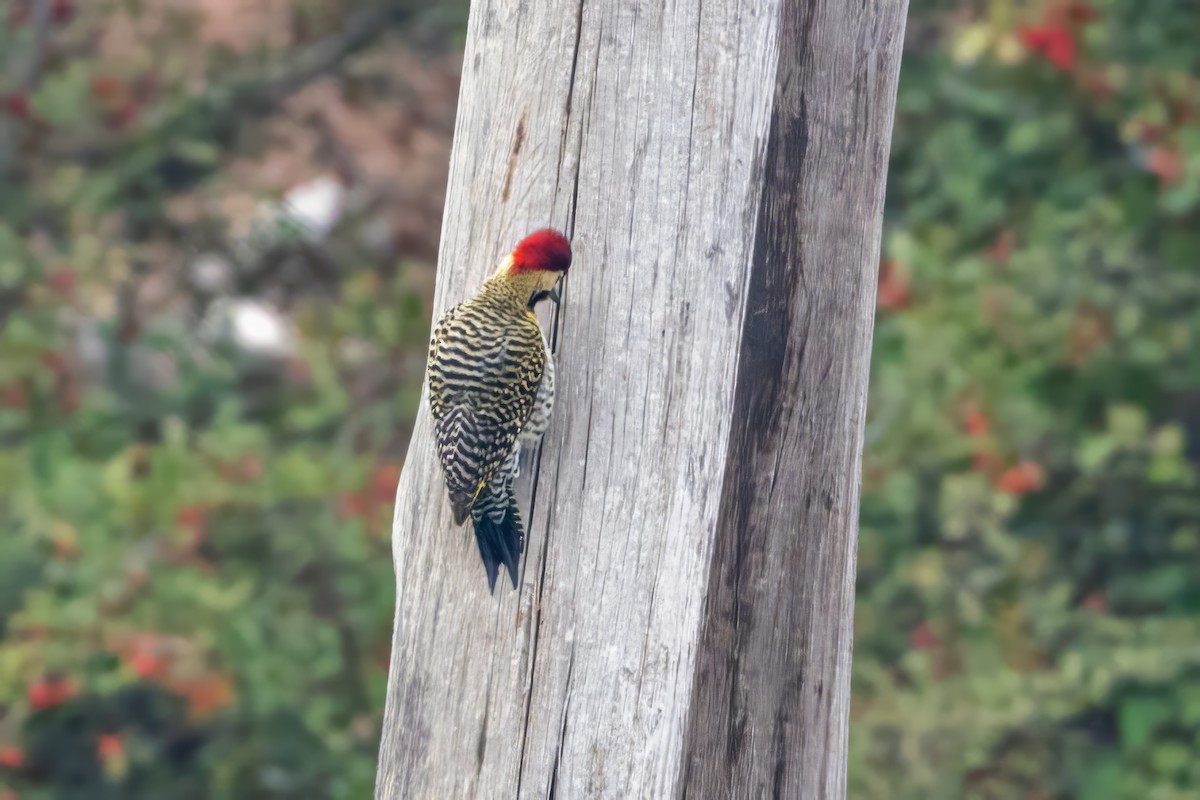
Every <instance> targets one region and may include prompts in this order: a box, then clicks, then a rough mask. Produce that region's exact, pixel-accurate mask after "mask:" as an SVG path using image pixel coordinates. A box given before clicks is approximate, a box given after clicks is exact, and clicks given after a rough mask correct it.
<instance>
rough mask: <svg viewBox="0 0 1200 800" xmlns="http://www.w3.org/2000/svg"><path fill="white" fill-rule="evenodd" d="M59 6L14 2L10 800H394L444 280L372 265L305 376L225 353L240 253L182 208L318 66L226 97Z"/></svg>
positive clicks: (261, 64)
mask: <svg viewBox="0 0 1200 800" xmlns="http://www.w3.org/2000/svg"><path fill="white" fill-rule="evenodd" d="M39 4H40V0H38V2H34V3H17V4H15V5H9V4H0V16H2V17H4V18H5V22H4V23H3V24H0V53H3V55H4V58H5V59H8V60H10V61H11V64H12V65H14V66H15V67H16V68H14V69H11V70H7V69H6V71H5V73H4V76H3V78H2V79H0V98H3V101H4V103H3V106H2V107H0V336H2V347H0V486H2V487H3V490H2V491H0V530H2V535H0V800H16V799H17V798H21V799H22V800H39V799H42V800H51V799H52V798H53V799H54V800H60V799H61V800H70V798H79V800H83V799H84V798H87V799H88V800H106V798H112V799H113V800H117V799H118V798H119V799H120V800H130V799H131V798H141V799H143V800H150V799H151V798H154V799H155V800H157V799H158V798H166V797H171V798H181V800H186V798H197V799H199V798H210V797H220V798H231V799H234V800H236V798H247V799H249V798H256V800H257V799H258V798H280V799H282V798H297V799H298V798H305V800H310V799H311V798H362V797H368V796H370V794H371V792H372V788H373V784H374V772H375V757H376V751H377V747H378V738H379V722H380V718H381V715H382V707H383V698H384V689H385V685H386V679H387V657H388V653H389V647H390V633H391V618H392V604H393V587H392V570H391V547H390V540H389V534H390V515H391V506H392V501H393V496H394V492H395V487H396V483H397V480H398V477H399V462H400V458H401V455H402V448H403V446H404V442H405V441H406V439H407V436H408V430H409V426H410V424H411V416H412V414H413V412H414V410H415V407H416V402H417V397H418V393H419V379H420V374H421V373H420V368H421V366H422V364H423V361H422V358H423V353H424V347H425V342H426V337H427V335H428V317H429V313H430V312H429V308H428V302H427V298H426V297H424V296H423V293H422V292H421V291H420V290H419V288H415V285H414V283H413V281H412V280H411V278H412V275H413V273H414V272H420V273H428V271H429V270H431V269H432V267H431V265H429V264H409V263H401V264H399V265H396V264H395V263H394V262H392V261H389V263H380V261H381V260H380V259H372V258H370V257H368V256H367V255H364V254H363V253H362V251H361V249H360V250H356V249H354V248H353V247H352V246H343V247H341V249H340V250H339V251H338V253H339V256H342V257H344V260H341V261H340V262H339V263H338V265H337V275H336V285H335V286H333V287H323V288H322V290H321V291H317V292H309V293H303V292H301V293H299V295H297V296H296V297H293V298H291V300H290V302H289V304H288V307H287V315H288V318H289V319H290V320H291V322H292V323H293V324H294V325H295V328H296V331H297V335H296V337H295V339H296V341H297V342H298V343H299V344H298V345H297V347H296V348H295V350H294V351H293V352H290V353H288V354H287V356H286V357H282V358H281V357H279V356H278V354H267V355H264V354H255V353H253V352H245V351H243V350H239V349H238V348H236V347H230V346H229V342H227V341H224V340H211V339H207V340H206V339H204V338H203V336H202V335H201V328H202V327H203V326H202V325H201V323H200V320H201V318H202V317H203V316H204V313H203V312H204V311H205V309H204V308H202V307H201V306H204V305H208V299H203V298H199V297H196V296H193V294H192V292H191V290H190V288H189V286H188V282H187V280H186V276H185V275H183V274H182V273H183V272H184V269H185V266H186V265H187V264H188V262H189V260H190V259H192V258H193V257H194V256H195V255H196V252H195V251H196V250H197V248H202V247H208V246H210V243H211V240H212V239H213V238H214V235H213V233H212V232H211V231H201V232H200V234H199V235H198V236H195V237H193V236H192V235H191V234H192V232H190V231H181V230H180V229H179V225H178V223H177V222H176V221H174V220H173V219H171V218H170V216H169V215H168V213H167V208H166V205H167V203H168V201H169V200H170V199H171V198H172V196H174V195H176V194H178V193H180V192H182V191H184V190H186V189H188V188H189V187H192V186H195V185H198V184H199V183H201V182H203V181H205V180H207V179H208V178H209V176H211V175H214V174H216V172H217V171H218V170H219V169H220V168H221V167H222V165H223V164H224V163H225V162H226V161H227V160H228V159H229V158H230V157H232V156H234V155H236V154H238V152H239V150H240V149H242V148H244V147H247V148H248V147H253V146H254V137H253V136H247V135H246V130H247V129H248V128H252V126H253V125H254V124H256V121H257V118H255V117H253V116H250V117H246V116H244V115H242V114H241V113H240V112H238V111H237V109H236V107H235V106H232V105H229V104H232V103H235V102H237V93H236V92H234V91H232V90H231V89H230V88H228V87H241V86H243V85H246V86H253V85H254V81H255V75H259V76H273V75H275V74H277V72H278V70H279V69H280V65H281V64H282V63H284V62H285V61H286V58H287V56H288V53H287V52H282V53H264V54H261V56H260V57H257V60H255V59H253V58H246V59H243V60H242V61H240V62H238V61H236V60H233V59H230V58H225V59H218V60H217V61H216V62H215V64H216V66H214V67H212V68H211V69H210V73H209V74H207V75H206V79H205V82H204V84H203V88H201V89H199V90H198V89H197V88H196V85H195V80H194V76H192V78H191V79H190V81H189V80H185V74H184V70H183V69H182V67H181V65H180V64H179V63H177V62H174V61H171V60H169V59H168V60H167V61H164V62H159V63H158V65H157V66H153V67H149V68H148V69H146V70H145V71H144V72H141V73H138V72H134V71H125V72H122V70H123V69H125V68H126V67H128V65H127V64H125V65H122V64H119V63H108V62H105V61H104V60H103V59H102V58H101V57H100V56H99V55H97V54H96V52H95V48H94V45H93V43H92V40H93V39H95V38H96V34H97V31H98V30H102V29H103V26H104V25H106V24H108V20H109V19H110V17H109V16H108V15H115V14H117V13H120V12H121V9H122V8H123V7H125V10H126V11H128V10H129V9H128V7H127V6H128V4H125V3H119V2H106V3H95V4H86V5H79V6H75V5H74V4H69V3H59V2H55V3H53V4H51V5H52V7H53V9H54V10H53V19H51V20H50V24H49V26H48V28H47V30H46V32H45V34H44V35H43V34H40V33H39V32H38V19H37V16H36V15H37V7H38V5H39ZM139 5H140V4H139ZM342 5H344V6H346V7H345V8H343V9H342V10H343V11H344V13H345V14H346V15H347V18H349V16H348V15H350V14H352V13H354V8H352V6H353V5H354V4H342ZM397 5H400V4H397ZM450 5H453V6H454V7H455V8H459V7H461V5H462V4H461V3H455V4H450ZM60 7H61V8H60ZM320 7H325V8H326V11H323V12H321V11H320ZM329 8H330V4H318V3H311V2H297V3H295V4H294V8H293V11H294V13H295V15H296V18H297V19H302V18H304V17H305V15H306V14H309V13H310V12H312V10H313V9H317V10H318V12H319V14H318V16H320V14H325V15H326V16H329V14H330V13H333V12H331V11H329ZM134 13H140V12H139V11H138V9H134ZM447 13H448V12H447V9H446V8H445V5H443V7H442V8H441V9H440V11H439V16H437V17H436V18H435V23H436V24H442V17H445V18H446V19H451V20H453V21H454V24H458V23H459V20H457V19H455V18H454V17H453V16H447ZM281 22H282V20H281ZM293 22H296V20H293ZM427 23H428V21H426V23H423V24H427ZM338 24H339V21H338V19H334V18H330V19H325V18H323V17H322V18H321V19H320V20H318V23H316V24H314V25H313V26H312V27H313V30H312V32H311V35H307V36H306V35H299V34H297V35H296V36H295V37H294V38H295V42H293V44H292V45H291V46H290V48H291V49H292V50H300V49H301V48H303V47H305V46H307V45H308V44H309V43H310V41H316V40H318V39H320V38H321V37H322V36H326V35H330V34H336V31H337V25H338ZM169 29H170V30H172V31H173V33H172V36H173V37H174V38H173V39H166V40H163V41H157V40H156V41H154V42H153V43H151V45H150V46H151V47H152V48H158V49H159V50H162V51H168V50H170V48H171V47H172V46H174V47H176V48H180V49H182V50H187V47H188V46H189V43H190V42H191V39H190V37H192V36H193V35H194V34H193V33H192V32H191V31H189V29H188V28H186V27H176V28H169ZM33 62H40V74H38V75H36V76H35V75H33V73H32V72H30V71H29V70H28V69H27V67H28V66H29V65H30V64H31V63H33ZM251 133H252V131H251ZM250 152H253V151H252V150H250ZM281 238H283V239H285V240H286V237H281ZM337 244H339V243H335V245H337ZM347 254H348V255H347ZM164 266H169V268H170V269H169V270H166V271H164ZM164 272H165V275H166V276H165V277H163V275H164ZM151 280H157V281H158V284H157V285H158V286H160V287H162V286H166V287H167V288H166V289H165V290H162V289H161V288H160V290H158V291H160V294H162V293H165V294H166V295H167V299H166V301H165V303H163V304H160V305H163V310H162V311H161V312H159V313H154V314H147V313H146V308H145V306H146V304H145V303H143V302H141V301H139V300H138V299H137V297H136V295H137V294H138V292H143V291H145V289H146V287H147V286H148V285H149V284H148V281H151ZM417 285H419V282H418V284H417ZM326 289H328V291H326ZM212 307H215V305H213V306H212ZM209 310H211V308H210V309H209ZM364 387H365V388H364Z"/></svg>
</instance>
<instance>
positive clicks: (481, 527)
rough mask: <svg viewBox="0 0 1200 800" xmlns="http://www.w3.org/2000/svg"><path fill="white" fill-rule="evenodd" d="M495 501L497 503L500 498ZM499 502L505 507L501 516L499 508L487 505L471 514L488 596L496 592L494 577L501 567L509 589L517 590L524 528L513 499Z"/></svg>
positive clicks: (482, 505)
mask: <svg viewBox="0 0 1200 800" xmlns="http://www.w3.org/2000/svg"><path fill="white" fill-rule="evenodd" d="M489 499H491V498H489ZM496 500H497V501H500V498H496ZM501 502H504V503H505V505H504V507H503V514H501V513H500V509H499V508H496V507H495V505H493V504H489V503H481V504H479V505H478V506H476V507H475V509H473V511H472V514H471V518H472V522H473V523H474V524H475V541H476V543H478V545H479V555H480V557H481V558H482V559H483V568H484V569H485V570H486V571H487V579H488V591H490V592H495V590H496V575H497V574H498V573H499V571H500V567H501V566H502V565H503V566H504V567H505V568H506V569H507V570H508V577H509V578H510V579H511V580H512V586H513V588H514V589H516V588H517V569H518V562H519V561H520V559H521V550H522V548H523V546H524V544H525V528H524V526H523V525H522V524H521V514H520V512H519V511H518V510H517V499H516V498H515V497H513V496H512V495H511V494H509V495H508V497H507V498H506V500H504V501H501ZM489 506H491V507H490V508H489Z"/></svg>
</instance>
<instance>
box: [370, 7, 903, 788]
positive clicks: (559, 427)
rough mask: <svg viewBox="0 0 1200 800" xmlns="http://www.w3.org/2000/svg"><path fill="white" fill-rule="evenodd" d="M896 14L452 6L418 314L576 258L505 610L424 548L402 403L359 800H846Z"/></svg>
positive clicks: (464, 553) (443, 515)
mask: <svg viewBox="0 0 1200 800" xmlns="http://www.w3.org/2000/svg"><path fill="white" fill-rule="evenodd" d="M903 13H904V0H887V1H886V2H882V3H877V4H873V5H867V6H866V7H865V8H864V7H858V6H856V7H855V8H854V9H846V8H842V6H841V4H839V3H835V2H800V1H799V0H763V2H758V3H751V2H747V1H746V0H742V2H736V1H735V0H719V1H718V0H703V1H702V0H679V2H670V0H667V1H666V2H659V3H646V2H638V1H637V0H621V1H618V0H613V1H612V2H603V3H601V2H596V1H595V0H592V2H587V1H586V0H576V2H574V3H542V4H533V3H526V2H513V1H512V0H505V1H504V2H500V1H499V0H477V2H475V3H474V4H473V6H472V11H471V22H470V26H469V31H468V39H467V51H466V55H465V60H464V76H463V86H462V90H461V96H460V107H459V115H458V121H457V125H456V131H455V143H454V153H453V156H452V163H451V170H450V184H449V190H448V200H447V205H446V212H445V225H444V228H443V231H444V232H443V236H442V244H441V259H440V263H439V270H438V290H437V311H438V313H440V311H441V310H442V309H444V308H445V307H447V306H448V305H450V304H452V303H453V302H456V301H457V300H459V299H461V298H462V297H464V296H465V295H466V294H467V293H468V292H469V291H472V290H473V289H474V288H475V287H476V286H477V285H478V283H479V282H480V281H481V280H482V279H483V278H484V277H485V276H486V275H487V274H488V273H489V272H490V271H491V270H492V268H493V266H494V263H495V261H496V259H498V258H499V257H500V255H501V254H502V253H503V252H505V251H507V250H508V249H509V248H511V247H512V245H513V244H514V243H515V242H516V240H517V239H518V238H519V237H520V236H521V235H522V234H524V233H526V232H528V231H529V230H531V229H532V228H534V227H539V226H542V225H545V224H553V225H556V226H558V227H560V228H563V229H565V230H566V231H567V233H568V235H570V236H571V238H572V240H573V243H574V246H575V253H576V255H575V262H574V266H573V267H572V270H571V273H570V274H569V276H568V279H567V283H566V287H565V291H564V302H563V304H562V305H561V307H560V308H559V310H558V313H557V316H556V317H555V318H553V319H551V318H550V317H549V316H547V318H546V320H545V322H546V324H547V325H550V326H551V329H552V330H553V331H554V338H553V341H554V344H555V346H556V349H557V352H558V365H559V371H558V381H559V386H558V403H557V408H556V412H555V418H554V421H553V423H552V425H551V428H550V430H549V432H548V433H547V435H546V438H545V440H544V442H543V447H542V450H541V452H540V454H538V456H537V457H535V458H534V459H531V460H529V461H527V462H526V464H525V465H524V466H523V470H522V472H523V475H524V477H523V478H522V483H523V484H524V485H523V488H524V491H525V494H523V495H522V507H523V508H530V505H532V511H531V513H530V514H528V515H527V518H528V519H529V535H528V541H527V555H526V558H525V563H524V567H523V570H522V575H521V585H520V589H519V591H517V592H502V591H500V587H498V588H497V593H496V596H495V597H492V596H490V595H489V594H488V592H487V585H486V581H485V579H484V575H483V568H482V566H481V565H480V563H479V557H478V554H477V552H476V549H475V546H474V543H473V541H472V540H471V535H470V533H469V532H468V531H467V529H466V528H465V527H464V528H455V527H454V526H453V525H452V522H451V519H450V510H449V505H448V503H447V501H446V499H445V493H444V489H443V486H442V482H441V478H440V475H439V474H438V470H437V465H436V462H435V459H434V457H433V451H432V447H431V444H430V440H429V428H428V417H427V409H426V407H425V400H424V399H423V400H422V408H421V412H420V421H419V424H418V426H417V430H416V432H415V434H414V436H413V440H412V444H411V446H410V450H409V455H408V459H407V461H406V464H405V469H404V473H403V475H402V477H401V481H400V487H399V489H398V495H397V502H396V516H395V523H394V536H393V542H394V557H395V565H396V576H397V597H396V600H397V605H396V622H395V634H394V640H393V651H392V663H391V674H390V679H389V687H388V703H387V710H386V713H385V719H384V730H383V741H382V744H381V748H380V764H379V775H378V783H377V790H376V796H377V797H378V798H387V799H388V800H393V799H394V798H402V797H403V798H424V797H430V798H443V797H514V796H517V797H527V796H528V797H547V796H559V797H564V798H577V797H613V798H628V797H654V798H657V797H673V796H681V795H683V794H686V795H688V796H692V797H730V796H737V797H742V796H745V797H760V796H764V795H765V794H769V793H774V794H775V795H776V796H786V797H837V796H841V794H842V793H843V792H844V789H843V786H844V781H845V739H846V730H847V714H846V711H847V707H848V694H849V685H848V677H849V664H850V645H851V641H850V630H851V628H850V624H851V618H852V612H853V569H854V541H855V532H856V517H857V502H858V464H859V457H860V451H861V438H862V419H863V411H864V405H865V389H866V374H867V373H866V369H867V360H868V355H869V343H870V332H871V321H872V315H873V302H874V275H875V270H876V265H877V258H878V237H879V226H880V213H881V200H882V187H883V181H884V176H885V168H886V155H887V148H888V143H889V138H890V126H891V115H892V106H893V103H894V98H895V82H896V75H897V72H898V66H899V43H900V36H901V33H902V28H903ZM781 709H783V710H782V712H781Z"/></svg>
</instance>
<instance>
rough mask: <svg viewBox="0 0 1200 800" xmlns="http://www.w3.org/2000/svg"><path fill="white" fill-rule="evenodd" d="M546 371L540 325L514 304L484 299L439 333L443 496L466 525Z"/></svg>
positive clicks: (434, 373) (448, 320)
mask: <svg viewBox="0 0 1200 800" xmlns="http://www.w3.org/2000/svg"><path fill="white" fill-rule="evenodd" d="M544 369H545V352H544V345H543V341H542V336H541V329H540V328H539V327H538V323H537V318H536V317H534V316H533V314H532V313H531V312H530V311H529V310H528V309H527V308H526V307H525V306H523V305H522V304H520V303H519V302H517V301H516V299H515V298H508V297H505V296H503V294H498V293H495V292H489V291H487V290H485V291H483V292H481V293H480V294H479V295H477V296H476V297H473V298H471V299H470V300H467V301H466V302H464V303H461V304H460V305H458V306H455V307H454V308H452V309H450V310H449V311H448V312H446V314H445V315H444V316H443V317H442V318H441V319H440V320H439V321H438V324H437V326H436V327H435V328H434V334H433V338H432V340H431V342H430V350H429V367H428V379H429V398H430V411H431V412H432V416H433V421H434V441H435V445H436V449H437V453H438V458H439V460H440V461H441V463H442V468H443V470H444V473H445V476H446V488H447V490H448V492H449V494H450V501H451V504H452V505H453V507H454V514H455V518H456V519H457V520H458V521H459V522H461V521H463V520H464V519H465V518H466V516H467V514H468V513H469V511H470V508H471V505H472V503H473V502H474V500H475V498H476V496H477V495H478V493H479V491H480V489H481V488H482V487H484V486H486V485H487V484H488V483H490V481H491V480H492V478H493V477H494V476H495V474H496V472H497V470H498V469H499V468H500V467H501V466H502V465H503V463H504V461H505V459H506V458H507V457H508V455H509V453H510V452H511V451H512V448H513V446H514V444H515V442H516V440H517V436H518V434H519V433H520V432H521V429H522V428H523V427H524V425H525V423H526V421H527V420H528V419H529V417H530V414H531V413H532V412H533V410H534V407H535V402H536V398H537V392H538V387H539V385H540V383H541V380H542V374H543V371H544Z"/></svg>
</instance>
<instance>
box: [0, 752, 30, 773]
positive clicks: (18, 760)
mask: <svg viewBox="0 0 1200 800" xmlns="http://www.w3.org/2000/svg"><path fill="white" fill-rule="evenodd" d="M23 766H25V753H24V751H22V750H21V748H19V747H0V767H5V768H7V769H20V768H21V767H23Z"/></svg>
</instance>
